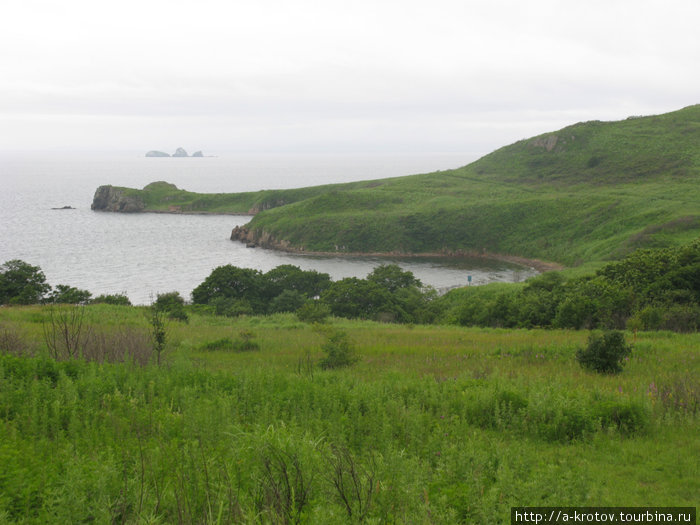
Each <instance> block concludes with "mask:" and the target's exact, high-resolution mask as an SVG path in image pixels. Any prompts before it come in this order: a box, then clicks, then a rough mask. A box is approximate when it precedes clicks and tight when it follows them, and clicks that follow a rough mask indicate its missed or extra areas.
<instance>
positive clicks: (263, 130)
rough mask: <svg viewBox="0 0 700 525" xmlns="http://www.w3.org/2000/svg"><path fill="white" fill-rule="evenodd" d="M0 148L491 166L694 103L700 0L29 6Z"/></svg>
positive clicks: (5, 80) (11, 46)
mask: <svg viewBox="0 0 700 525" xmlns="http://www.w3.org/2000/svg"><path fill="white" fill-rule="evenodd" d="M4 7H5V11H4V13H3V19H2V20H1V21H0V29H1V30H0V47H1V48H2V49H4V50H6V52H4V53H2V54H0V68H2V71H3V72H4V74H3V76H2V78H0V151H37V150H38V151H41V150H66V151H95V150H100V151H125V150H126V151H131V150H136V151H142V150H143V151H144V153H145V151H147V150H150V149H158V150H163V151H167V152H173V151H175V149H176V148H177V147H180V146H181V147H184V148H185V149H187V150H188V152H190V153H191V152H193V151H196V150H202V151H204V152H205V154H207V153H209V154H211V153H212V152H216V151H231V152H236V153H237V154H246V153H254V154H260V153H268V152H269V153H312V154H322V153H338V154H353V153H364V154H373V153H379V154H381V153H389V154H410V153H412V152H441V153H462V152H473V153H474V154H475V155H476V156H480V155H483V154H485V153H488V152H490V151H493V150H494V149H497V148H499V147H501V146H505V145H508V144H511V143H513V142H515V141H517V140H520V139H523V138H526V137H530V136H533V135H537V134H540V133H544V132H547V131H552V130H555V129H559V128H561V127H564V126H567V125H569V124H573V123H576V122H580V121H587V120H604V121H609V120H620V119H624V118H626V117H628V116H630V115H649V114H659V113H666V112H669V111H674V110H678V109H681V108H683V107H685V106H689V105H692V104H696V103H698V102H699V100H698V99H697V97H698V93H700V68H698V67H697V64H699V63H700V37H698V32H697V30H696V29H697V28H696V27H695V26H696V21H697V20H698V19H699V18H700V4H698V3H697V2H695V1H691V0H674V1H671V2H668V0H658V1H657V0H653V1H652V0H641V1H640V0H606V1H601V0H592V1H590V2H586V3H579V4H573V3H570V2H562V1H559V0H534V1H533V2H528V3H522V2H519V1H515V0H494V1H493V2H473V1H463V0H459V1H458V0H436V1H435V2H431V3H430V4H427V3H425V2H419V1H417V0H402V1H400V2H399V1H398V0H387V1H385V2H374V1H369V0H358V1H356V2H353V3H352V4H348V3H346V2H340V1H339V0H326V1H324V2H318V1H315V0H300V1H299V2H295V3H289V2H283V1H281V0H265V1H256V2H252V1H248V0H242V1H240V2H235V3H230V2H223V1H221V0H200V1H198V2H194V1H192V0H176V1H165V0H152V1H149V2H140V1H136V0H124V1H123V2H121V3H119V4H104V3H101V2H89V1H88V0H67V1H66V2H61V3H55V2H51V1H50V0H26V1H23V2H11V3H9V4H8V5H6V6H4Z"/></svg>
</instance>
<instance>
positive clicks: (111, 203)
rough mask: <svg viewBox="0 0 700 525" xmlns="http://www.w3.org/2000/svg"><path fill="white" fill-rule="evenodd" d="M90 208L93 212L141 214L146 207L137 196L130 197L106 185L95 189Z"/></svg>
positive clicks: (121, 190) (122, 190)
mask: <svg viewBox="0 0 700 525" xmlns="http://www.w3.org/2000/svg"><path fill="white" fill-rule="evenodd" d="M90 208H91V209H92V210H95V211H115V212H122V213H138V212H142V211H143V210H144V209H145V208H146V205H145V203H144V202H143V200H142V199H141V197H139V196H138V195H130V194H128V193H127V192H125V191H124V189H123V188H115V187H114V186H110V185H107V186H100V187H99V188H97V190H96V191H95V196H94V197H93V199H92V206H90Z"/></svg>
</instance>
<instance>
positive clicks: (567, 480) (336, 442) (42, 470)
mask: <svg viewBox="0 0 700 525" xmlns="http://www.w3.org/2000/svg"><path fill="white" fill-rule="evenodd" d="M82 308H83V309H84V311H85V318H84V324H83V332H82V333H83V337H84V339H83V340H84V341H85V342H86V346H85V352H86V354H87V353H88V349H89V352H91V353H90V355H91V356H92V357H93V358H94V359H99V358H100V356H106V355H108V352H107V350H108V349H109V348H111V347H112V346H114V345H115V344H117V343H119V345H121V346H122V347H129V348H132V349H133V350H134V352H136V353H138V352H139V351H142V352H143V353H146V354H147V352H148V348H149V345H150V343H149V342H148V338H147V331H148V327H149V324H148V321H147V317H146V315H144V309H143V308H138V307H116V306H107V305H93V306H89V307H82ZM49 312H50V310H49V307H46V306H44V307H41V306H31V307H13V308H1V309H0V347H2V350H3V353H2V355H0V465H2V469H0V522H11V523H13V522H17V523H48V522H52V523H54V522H55V523H69V522H71V523H81V522H94V523H241V522H242V523H359V522H363V523H411V524H415V523H426V524H428V523H445V524H450V523H483V524H491V523H492V524H502V523H508V522H509V516H510V508H511V506H520V505H529V506H545V505H572V506H573V505H576V506H633V505H637V506H642V505H650V506H654V505H656V506H667V505H677V506H697V505H698V503H699V500H700V497H699V496H698V495H699V494H700V381H699V380H698V377H700V374H699V372H700V357H699V355H698V352H697V349H698V348H699V347H700V335H698V334H675V333H670V332H641V333H638V334H636V336H635V335H634V334H632V333H627V334H626V336H627V339H628V341H629V342H633V344H634V350H633V353H632V356H631V358H630V359H629V362H628V363H627V364H626V366H625V369H624V371H623V372H622V373H621V374H620V375H618V376H605V375H598V374H594V373H591V372H587V371H584V370H583V369H581V368H580V366H579V365H578V364H577V362H576V361H575V359H574V353H575V351H576V349H577V348H578V347H581V346H583V345H585V344H586V340H587V337H588V333H587V332H583V331H581V332H579V331H558V330H548V331H544V330H500V329H475V328H460V327H438V326H421V325H416V326H412V325H408V326H406V325H403V326H400V325H385V324H379V323H373V322H361V321H345V320H333V321H332V326H333V328H334V329H336V330H342V331H344V332H346V333H347V334H348V336H349V338H350V340H351V341H352V342H353V344H354V346H355V348H356V351H357V355H358V357H359V361H358V362H357V363H356V364H355V365H353V366H351V367H348V368H343V369H337V370H321V369H320V368H319V367H318V366H317V363H318V361H319V360H320V359H321V358H322V357H323V352H322V351H321V346H322V344H323V342H324V341H325V337H326V336H324V335H323V333H322V332H321V331H319V330H317V329H314V328H313V327H311V326H309V325H307V324H304V323H301V322H299V321H297V319H296V317H294V316H293V315H290V314H284V315H282V314H279V315H274V316H267V317H244V318H238V319H235V320H232V319H229V318H223V317H211V316H200V315H197V314H196V313H191V315H190V322H189V323H188V324H184V323H180V322H175V321H172V322H170V323H169V325H168V339H167V341H168V343H167V347H166V351H165V353H164V355H163V365H162V366H160V367H157V366H155V365H152V364H151V365H147V366H139V365H137V364H134V363H132V364H129V363H107V362H104V363H100V362H86V361H85V360H68V361H61V362H57V361H55V360H52V359H50V358H48V357H47V353H48V350H47V347H46V340H45V337H44V333H45V328H46V327H47V323H49V321H50V315H49ZM88 327H89V328H90V330H89V331H90V334H89V336H88V335H87V333H88ZM242 334H243V335H242ZM241 337H246V338H248V339H252V340H253V341H254V342H256V343H257V344H258V347H259V348H258V350H254V351H247V352H236V351H232V350H211V348H216V347H217V346H219V347H221V345H220V344H219V342H220V341H222V340H230V341H237V340H239V339H240V338H241ZM139 349H140V350H139ZM30 354H33V355H34V356H35V357H29V355H30ZM112 358H113V359H117V360H118V359H119V356H114V355H113V356H112Z"/></svg>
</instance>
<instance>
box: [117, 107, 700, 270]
mask: <svg viewBox="0 0 700 525" xmlns="http://www.w3.org/2000/svg"><path fill="white" fill-rule="evenodd" d="M699 188H700V105H695V106H690V107H687V108H685V109H682V110H679V111H676V112H672V113H668V114H664V115H658V116H649V117H632V118H629V119H627V120H623V121H619V122H599V121H593V122H584V123H579V124H574V125H572V126H568V127H566V128H564V129H562V130H559V131H556V132H553V133H547V134H544V135H540V136H537V137H533V138H530V139H526V140H522V141H519V142H517V143H515V144H512V145H510V146H506V147H504V148H501V149H498V150H496V151H494V152H493V153H491V154H489V155H486V156H485V157H483V158H481V159H480V160H478V161H476V162H474V163H472V164H470V165H468V166H464V167H462V168H458V169H454V170H448V171H440V172H436V173H429V174H421V175H412V176H406V177H397V178H392V179H382V180H375V181H365V182H359V183H350V184H337V185H328V186H319V187H312V188H302V189H298V190H279V191H268V192H257V193H252V194H236V195H235V196H234V195H229V196H227V197H226V198H224V197H219V199H220V200H227V201H228V203H230V204H228V203H226V204H225V205H223V206H221V205H217V206H212V205H211V202H213V201H212V200H211V197H207V196H196V194H188V195H184V194H183V195H181V199H180V200H181V201H182V203H181V204H180V206H181V208H180V209H181V210H183V211H198V209H197V206H200V208H203V209H208V210H209V211H228V212H235V211H238V212H245V211H251V212H257V213H256V215H255V216H254V217H253V219H252V220H251V221H250V223H249V224H247V225H246V226H245V227H243V228H240V229H237V230H235V231H234V233H233V236H232V238H235V239H238V240H243V241H247V242H256V243H258V244H260V245H263V246H269V247H275V248H283V249H290V250H300V251H322V252H338V253H356V252H392V253H406V254H409V253H426V252H433V253H434V252H439V253H446V254H449V253H463V252H464V253H494V254H503V255H515V256H521V257H529V258H537V259H544V260H549V261H556V262H559V263H562V264H565V265H576V264H579V263H582V262H591V261H603V260H608V259H614V258H618V257H620V256H622V255H625V254H626V253H629V252H631V251H633V250H634V249H636V248H640V247H657V246H671V245H676V244H680V243H683V242H687V241H689V240H691V239H693V238H696V237H697V236H698V235H700V189H699ZM130 191H138V190H130ZM178 191H181V190H178ZM185 193H187V192H185ZM163 198H164V197H163V196H162V195H161V196H160V197H159V199H160V200H157V202H151V205H150V208H152V209H155V208H157V206H163V205H164V203H165V202H166V201H165V200H163ZM197 201H199V202H200V204H199V205H193V203H196V202H197ZM209 201H211V202H210V205H209V207H208V208H207V206H203V207H202V205H201V203H207V202H209ZM167 202H169V205H170V206H172V205H173V204H176V205H177V202H178V201H177V199H174V198H172V195H171V196H170V200H169V201H167ZM217 202H219V201H217ZM233 203H235V205H234V204H233ZM236 206H238V208H237V209H236ZM146 209H149V207H148V206H147V207H146Z"/></svg>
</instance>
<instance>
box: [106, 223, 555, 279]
mask: <svg viewBox="0 0 700 525" xmlns="http://www.w3.org/2000/svg"><path fill="white" fill-rule="evenodd" d="M94 211H103V210H94ZM112 213H114V212H112ZM135 213H159V214H168V215H229V216H238V217H253V216H254V215H253V214H250V213H236V212H212V211H179V210H142V211H140V212H135ZM231 240H232V241H234V242H240V243H242V244H246V241H244V240H240V239H231ZM255 247H256V248H258V247H259V248H263V249H266V250H274V251H278V252H286V253H294V254H296V255H321V256H326V257H339V256H347V257H435V258H456V259H459V258H473V259H491V260H495V261H503V262H509V263H512V264H516V265H518V266H523V267H528V268H533V269H535V270H537V271H538V272H540V273H543V272H550V271H557V270H563V269H564V268H565V266H564V265H562V264H559V263H556V262H553V261H543V260H542V259H531V258H528V257H521V256H519V255H506V254H499V253H491V252H477V251H468V250H454V251H446V252H445V251H440V252H420V253H411V252H409V253H407V252H396V251H389V252H328V251H309V250H304V249H303V248H301V249H300V248H292V247H290V246H288V245H286V246H285V245H282V244H279V243H275V246H264V245H259V244H257V243H256V246H255Z"/></svg>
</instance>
